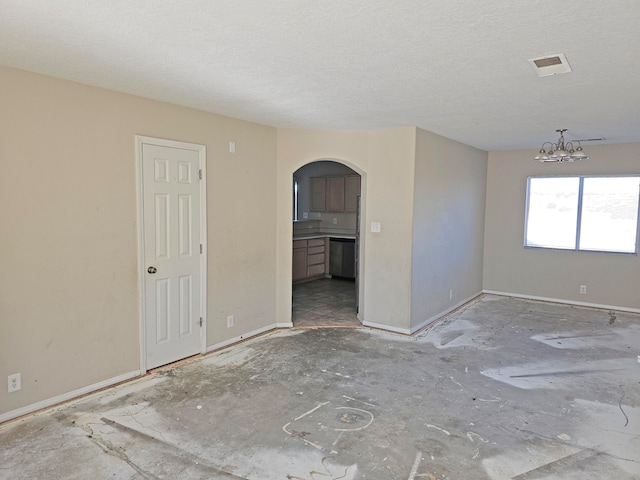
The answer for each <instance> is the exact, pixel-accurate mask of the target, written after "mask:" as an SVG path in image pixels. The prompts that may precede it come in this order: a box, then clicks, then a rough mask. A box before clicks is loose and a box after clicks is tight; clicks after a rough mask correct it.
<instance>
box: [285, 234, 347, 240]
mask: <svg viewBox="0 0 640 480" xmlns="http://www.w3.org/2000/svg"><path fill="white" fill-rule="evenodd" d="M311 238H343V239H347V240H355V239H356V235H355V233H354V234H349V233H301V234H298V235H294V236H293V239H294V240H309V239H311Z"/></svg>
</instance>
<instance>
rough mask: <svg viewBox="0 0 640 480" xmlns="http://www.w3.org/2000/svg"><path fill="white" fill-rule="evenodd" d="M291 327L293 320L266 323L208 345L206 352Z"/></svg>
mask: <svg viewBox="0 0 640 480" xmlns="http://www.w3.org/2000/svg"><path fill="white" fill-rule="evenodd" d="M291 327H293V323H292V322H289V323H271V324H269V325H266V326H264V327H261V328H258V329H256V330H252V331H250V332H247V333H243V334H242V335H238V336H237V337H233V338H229V339H227V340H223V341H222V342H218V343H214V344H212V345H208V346H207V352H206V353H211V352H214V351H216V350H220V349H222V348H225V347H228V346H230V345H233V344H235V343H238V342H242V341H244V340H248V339H250V338H253V337H256V336H258V335H261V334H263V333H267V332H270V331H272V330H277V329H279V328H291Z"/></svg>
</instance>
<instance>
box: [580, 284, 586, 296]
mask: <svg viewBox="0 0 640 480" xmlns="http://www.w3.org/2000/svg"><path fill="white" fill-rule="evenodd" d="M580 293H581V294H583V295H585V294H586V293H587V286H586V285H580Z"/></svg>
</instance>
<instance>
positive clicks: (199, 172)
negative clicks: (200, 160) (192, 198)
mask: <svg viewBox="0 0 640 480" xmlns="http://www.w3.org/2000/svg"><path fill="white" fill-rule="evenodd" d="M198 178H199V179H200V180H202V169H199V170H198Z"/></svg>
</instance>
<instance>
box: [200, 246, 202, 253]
mask: <svg viewBox="0 0 640 480" xmlns="http://www.w3.org/2000/svg"><path fill="white" fill-rule="evenodd" d="M200 255H202V244H200Z"/></svg>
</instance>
